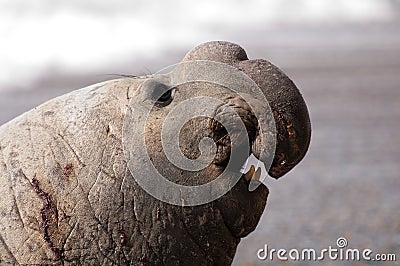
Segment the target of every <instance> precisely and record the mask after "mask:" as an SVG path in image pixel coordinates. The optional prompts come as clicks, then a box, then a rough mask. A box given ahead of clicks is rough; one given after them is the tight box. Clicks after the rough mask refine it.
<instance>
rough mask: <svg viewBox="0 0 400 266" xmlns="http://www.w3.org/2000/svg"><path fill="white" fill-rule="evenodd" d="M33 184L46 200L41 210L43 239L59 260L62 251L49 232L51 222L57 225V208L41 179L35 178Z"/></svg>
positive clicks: (39, 194) (37, 192) (40, 195)
mask: <svg viewBox="0 0 400 266" xmlns="http://www.w3.org/2000/svg"><path fill="white" fill-rule="evenodd" d="M32 185H33V187H34V189H35V192H36V194H38V196H39V197H41V198H42V199H43V201H44V204H43V207H42V209H41V210H40V217H41V219H42V223H41V226H40V228H41V229H42V231H43V239H44V240H45V241H46V243H47V246H48V247H49V248H50V249H51V251H53V253H54V256H55V259H56V260H59V259H61V257H62V251H61V250H60V249H59V248H57V247H55V245H54V243H53V241H52V239H51V236H50V232H49V227H50V223H51V222H53V223H54V224H55V225H56V226H57V224H58V213H57V209H56V208H55V207H54V205H53V202H52V201H51V198H50V195H49V194H48V193H47V192H45V191H43V190H42V188H41V187H40V183H39V180H37V179H36V178H33V179H32Z"/></svg>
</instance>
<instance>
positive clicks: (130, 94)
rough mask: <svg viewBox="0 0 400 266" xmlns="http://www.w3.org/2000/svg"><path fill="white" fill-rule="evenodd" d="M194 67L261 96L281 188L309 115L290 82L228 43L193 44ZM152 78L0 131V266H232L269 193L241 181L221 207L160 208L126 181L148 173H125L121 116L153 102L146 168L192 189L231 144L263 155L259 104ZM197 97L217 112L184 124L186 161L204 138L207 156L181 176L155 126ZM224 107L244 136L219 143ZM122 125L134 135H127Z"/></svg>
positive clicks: (92, 93) (216, 88)
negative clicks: (218, 67)
mask: <svg viewBox="0 0 400 266" xmlns="http://www.w3.org/2000/svg"><path fill="white" fill-rule="evenodd" d="M195 60H202V61H205V60H208V61H212V62H220V63H224V64H227V65H229V66H231V67H233V68H235V69H237V70H238V71H240V72H242V73H245V74H246V75H247V76H248V77H250V79H251V80H253V81H254V83H255V84H257V85H258V87H259V88H260V89H261V91H262V92H263V94H264V95H265V97H266V99H267V101H268V103H269V105H270V107H271V109H272V113H273V117H274V120H275V125H276V133H277V136H276V150H275V153H274V154H272V155H273V157H274V159H273V162H272V166H271V167H270V169H269V174H270V175H271V176H273V177H275V178H278V177H280V176H282V175H284V174H285V173H286V172H288V171H289V170H290V169H292V168H293V167H294V166H295V165H296V164H297V163H298V162H299V161H300V160H301V159H302V158H303V157H304V155H305V153H306V150H307V148H308V145H309V141H310V121H309V117H308V112H307V108H306V105H305V103H304V101H303V98H302V96H301V95H300V93H299V91H298V90H297V88H296V87H295V85H294V84H293V82H292V81H291V80H290V79H289V78H288V77H287V76H286V75H285V74H284V73H282V72H281V71H280V70H279V69H278V68H277V67H275V66H274V65H272V64H271V63H269V62H268V61H265V60H248V58H247V55H246V53H245V51H244V50H243V49H242V48H241V47H240V46H238V45H236V44H232V43H227V42H209V43H205V44H202V45H200V46H198V47H196V48H194V49H193V50H192V51H190V52H189V53H188V54H187V55H186V56H185V57H184V59H183V62H191V61H195ZM206 72H207V69H206ZM209 73H210V75H212V74H213V73H212V71H209ZM152 78H153V77H152V76H146V77H137V78H123V79H118V80H111V81H107V82H103V83H100V84H96V85H93V86H90V87H87V88H84V89H81V90H77V91H74V92H72V93H69V94H67V95H64V96H61V97H58V98H56V99H53V100H51V101H49V102H47V103H45V104H43V105H41V106H39V107H37V108H35V109H33V110H31V111H29V112H27V113H25V114H23V115H21V116H20V117H18V118H16V119H14V120H13V121H11V122H9V123H7V124H5V125H3V126H2V127H1V128H0V142H1V143H0V149H1V151H0V195H1V198H0V264H39V265H43V264H51V265H229V264H230V263H231V262H232V259H233V257H234V255H235V250H236V247H237V245H238V243H239V241H240V239H241V238H242V237H244V236H246V235H248V234H249V233H250V232H252V231H253V230H254V229H255V227H256V225H257V223H258V221H259V219H260V216H261V214H262V212H263V210H264V207H265V204H266V200H267V196H268V189H267V188H266V187H265V186H264V185H261V186H259V187H258V188H257V189H256V190H255V191H252V192H249V190H248V180H247V179H248V178H244V177H242V178H240V179H239V180H238V182H237V183H236V185H235V186H234V187H233V188H232V189H231V190H230V191H229V192H227V193H226V194H225V195H224V196H222V197H220V198H219V199H217V200H214V201H211V202H209V203H206V204H202V205H198V206H184V205H185V204H184V202H182V206H178V205H173V204H169V203H166V202H163V201H160V200H158V199H156V198H154V197H153V196H151V195H149V194H148V193H147V192H146V191H145V190H144V189H143V188H142V187H141V186H140V185H139V184H138V182H136V179H135V178H134V177H135V176H141V177H143V175H145V173H147V169H146V167H144V166H143V167H141V166H140V165H138V167H137V168H135V169H130V168H129V166H128V162H127V157H126V151H124V143H123V142H124V141H123V138H130V136H129V135H128V136H123V135H124V130H123V128H124V126H126V125H124V121H126V116H127V113H128V112H132V113H133V114H137V113H135V112H139V109H140V108H139V107H137V106H136V103H135V104H133V106H132V104H131V103H132V102H134V101H137V102H138V105H140V103H141V102H146V101H148V100H149V101H153V103H154V108H153V109H152V111H151V113H150V115H149V117H148V118H147V119H148V123H146V126H145V133H144V136H143V138H144V139H145V145H146V149H147V153H148V156H149V158H150V159H151V161H152V163H153V164H154V166H155V168H156V169H157V170H158V172H160V174H162V175H163V176H165V177H167V179H169V180H170V181H172V182H174V183H177V184H184V185H198V184H204V183H207V182H209V181H211V180H213V179H215V178H216V177H217V176H218V175H220V174H221V172H223V171H224V169H225V168H226V165H227V164H228V161H229V156H230V154H231V153H233V152H234V151H233V150H232V149H231V143H233V142H231V140H232V139H235V138H236V139H239V140H241V138H248V139H249V144H250V146H249V148H248V150H245V151H244V153H245V156H244V157H247V156H248V155H249V154H250V153H254V154H255V155H256V156H258V155H259V154H260V151H259V150H260V147H262V146H263V145H264V144H265V143H266V142H268V140H266V139H264V140H260V132H261V128H260V123H259V121H257V118H256V116H255V114H254V113H253V111H252V108H250V105H252V104H253V105H257V101H258V100H259V99H253V100H254V101H253V102H252V103H249V102H246V101H245V100H244V99H243V98H241V97H239V96H238V95H237V94H235V93H233V92H232V91H230V90H229V89H228V88H226V87H224V86H221V85H218V84H211V83H209V82H203V81H198V82H188V83H185V84H180V85H179V86H177V87H174V88H172V89H165V87H167V85H165V84H163V82H162V80H161V81H160V80H158V81H157V80H156V81H154V80H152ZM164 89H165V90H164ZM160 91H161V93H159V92H160ZM157 93H159V94H157ZM154 95H156V96H157V97H155V98H154ZM201 95H207V96H208V97H215V98H218V99H220V100H221V101H222V102H223V104H221V105H219V107H218V110H214V111H215V112H214V114H215V117H214V118H213V117H206V116H204V117H201V116H199V117H196V118H194V119H191V120H189V121H188V122H186V123H184V125H183V126H182V128H181V130H180V132H179V134H178V135H179V136H178V139H179V148H180V151H181V152H182V154H183V155H184V156H186V157H187V158H189V159H196V158H198V157H201V149H200V148H199V146H201V145H203V144H202V141H201V140H202V139H203V138H205V137H206V138H208V139H209V140H210V139H211V140H213V141H214V142H215V145H216V146H215V153H214V154H213V160H212V161H211V163H209V165H207V166H206V167H204V168H203V169H201V170H198V171H189V170H185V169H179V168H178V167H176V166H174V165H173V164H171V163H170V162H169V161H168V158H167V157H166V155H165V154H164V153H163V146H162V145H161V144H160V138H161V131H162V130H161V129H162V127H163V125H162V123H163V122H162V121H163V119H164V118H165V117H166V116H167V115H168V112H170V111H172V108H173V107H174V106H176V105H177V104H178V102H179V101H181V100H184V99H189V98H191V97H194V96H201ZM153 98H154V99H153ZM138 99H139V100H138ZM195 107H196V106H193V108H195ZM196 108H198V106H197V107H196ZM204 108H205V109H206V108H207V105H204ZM229 108H231V109H233V110H235V111H236V112H237V114H238V115H239V117H240V118H241V120H242V122H243V124H244V125H245V128H246V131H247V132H246V135H247V136H243V135H237V136H228V135H227V131H226V128H225V125H224V123H228V124H229V123H231V121H233V120H232V119H233V118H232V119H231V116H230V115H226V114H227V112H225V109H229ZM188 109H190V106H189V108H188ZM180 114H182V115H184V112H181V113H179V112H178V113H177V114H176V115H175V117H174V119H176V120H177V121H179V119H180V118H179V116H180ZM217 116H218V117H219V118H218V119H217ZM138 117H139V118H137V119H138V120H137V121H139V122H140V121H141V120H140V119H142V118H140V116H138ZM143 119H144V118H143ZM130 126H131V129H132V126H133V131H132V132H133V133H135V130H136V129H135V128H134V126H135V125H130ZM233 127H234V128H235V126H233ZM138 130H139V129H138ZM268 130H269V129H264V131H268ZM133 137H134V136H133ZM242 159H243V158H242ZM242 159H240V160H242ZM243 162H244V161H238V162H236V163H237V165H240V164H242V163H243ZM246 176H247V175H246ZM144 178H145V179H146V178H147V179H149V180H151V179H152V178H153V177H152V176H144Z"/></svg>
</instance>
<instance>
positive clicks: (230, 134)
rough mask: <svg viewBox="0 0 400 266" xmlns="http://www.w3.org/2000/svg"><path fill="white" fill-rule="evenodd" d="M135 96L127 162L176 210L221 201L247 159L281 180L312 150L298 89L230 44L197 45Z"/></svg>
mask: <svg viewBox="0 0 400 266" xmlns="http://www.w3.org/2000/svg"><path fill="white" fill-rule="evenodd" d="M135 94H136V95H135V97H133V99H132V102H131V104H130V107H131V109H130V113H129V112H128V115H127V119H125V122H124V132H125V137H124V140H125V143H126V144H125V146H126V147H125V150H126V151H128V161H129V163H128V164H129V166H130V169H131V171H132V172H134V171H136V169H143V170H144V171H145V173H141V174H140V175H136V176H137V177H138V179H137V181H138V183H139V184H140V185H141V186H142V187H143V188H144V189H145V190H146V191H147V192H149V193H150V194H152V195H153V196H155V197H156V198H158V199H160V200H163V201H167V202H169V203H173V204H175V205H181V204H182V205H191V206H193V205H199V204H204V203H207V202H210V201H212V200H215V199H217V198H219V197H221V196H222V195H224V194H225V193H226V192H227V191H229V190H230V189H231V188H232V187H233V186H234V185H235V184H236V183H237V182H238V180H239V179H240V177H241V176H242V174H241V173H240V169H241V167H242V166H243V164H244V163H245V161H246V159H247V158H248V156H249V155H250V154H254V155H255V156H256V157H257V158H259V159H262V161H264V162H265V163H266V166H267V167H268V168H267V169H269V171H268V172H269V174H270V175H271V176H272V177H274V178H279V177H281V176H283V175H284V174H285V173H287V172H288V171H290V170H291V169H292V168H293V167H294V166H295V165H297V164H298V163H299V162H300V160H301V159H302V158H303V157H304V155H305V153H306V151H307V149H308V146H309V142H310V135H311V126H310V120H309V116H308V111H307V107H306V104H305V102H304V100H303V98H302V96H301V94H300V92H299V90H298V89H297V88H296V86H295V85H294V83H293V82H292V81H291V80H290V79H289V78H288V77H287V76H286V75H285V74H284V73H283V72H282V71H281V70H279V69H278V68H277V67H276V66H274V65H272V64H271V63H269V62H268V61H266V60H263V59H256V60H249V59H248V58H247V55H246V52H245V51H244V50H243V48H241V47H240V46H238V45H236V44H233V43H228V42H209V43H205V44H202V45H199V46H197V47H195V48H194V49H192V50H191V51H190V52H189V53H188V54H187V55H186V56H185V57H184V59H183V60H182V62H181V63H180V64H177V65H175V66H173V67H170V68H167V69H165V70H163V71H161V72H159V73H157V74H155V75H152V76H150V77H148V78H147V79H146V80H145V81H144V82H143V83H142V84H141V86H139V87H138V89H137V90H136V92H135ZM133 175H134V176H135V174H133ZM146 176H151V177H152V178H147V177H146ZM154 177H156V178H154ZM219 177H221V178H219Z"/></svg>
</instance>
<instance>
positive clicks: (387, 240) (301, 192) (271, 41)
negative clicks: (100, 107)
mask: <svg viewBox="0 0 400 266" xmlns="http://www.w3.org/2000/svg"><path fill="white" fill-rule="evenodd" d="M306 2H307V1H306ZM366 2H372V1H366ZM389 2H391V3H392V4H393V6H392V8H394V9H393V10H392V11H393V12H392V13H391V18H390V19H387V20H386V19H378V20H375V19H372V20H371V21H369V20H362V21H340V20H341V19H340V18H339V19H338V20H335V21H324V22H323V23H322V22H321V23H305V24H301V23H287V24H285V23H284V22H280V23H278V24H274V26H271V27H264V26H263V25H264V24H258V27H247V26H243V27H238V28H229V27H226V28H222V29H220V30H219V31H218V32H224V34H220V33H218V34H210V35H209V36H211V37H210V38H213V39H209V38H207V34H203V35H201V37H196V38H192V39H190V40H189V41H187V42H185V43H183V44H180V45H177V46H176V48H174V45H170V46H168V48H166V49H161V50H160V51H158V52H157V53H154V54H153V55H151V54H150V55H149V54H143V55H140V54H139V55H138V54H133V55H131V54H129V52H127V53H126V54H123V53H121V55H123V56H121V57H120V58H115V57H113V58H112V59H110V60H109V63H107V64H104V63H102V65H101V66H96V64H94V67H93V68H85V69H84V70H82V69H78V70H77V71H74V70H73V68H72V69H71V68H63V67H62V66H59V65H57V66H56V67H52V65H49V66H47V67H46V68H44V71H40V72H39V73H38V75H37V76H34V77H31V78H29V79H26V80H24V79H19V75H18V72H17V71H16V72H15V73H13V77H12V79H7V82H6V83H3V84H0V86H1V88H0V124H3V123H5V122H7V121H9V120H10V119H12V118H13V117H15V116H17V115H19V114H21V113H23V112H24V111H27V110H29V109H31V108H33V107H35V106H36V105H38V104H40V103H42V102H44V101H46V100H48V99H51V98H53V97H55V96H58V95H62V94H64V93H67V92H70V91H72V90H74V89H78V88H81V87H84V86H87V85H90V84H93V83H95V82H99V81H103V80H108V79H112V78H117V77H118V76H114V75H109V74H131V75H142V74H148V73H152V72H156V71H157V70H159V69H161V68H163V67H165V66H168V65H170V64H174V63H177V62H178V61H179V60H181V58H182V57H183V56H184V54H185V53H186V52H187V51H188V50H189V49H191V48H192V47H193V46H195V45H197V44H198V43H199V42H205V41H209V40H214V39H215V38H218V39H224V40H228V41H232V42H236V43H238V44H240V45H242V46H243V47H244V48H245V49H246V51H247V52H248V56H249V57H250V58H266V59H268V60H270V61H271V62H272V63H274V64H276V65H277V66H279V67H280V68H281V69H282V70H284V71H285V72H286V73H287V74H288V76H289V77H291V78H292V79H293V81H294V82H295V83H296V85H297V86H298V87H299V89H300V90H301V92H302V93H303V96H304V98H305V100H306V102H307V104H308V107H309V112H310V116H311V122H312V129H313V132H312V142H311V146H310V150H309V152H308V154H307V156H306V158H305V159H304V160H303V162H302V163H301V164H300V165H298V166H297V167H296V168H295V169H294V170H293V171H292V172H290V173H289V174H288V175H287V176H285V177H283V178H282V179H280V180H278V181H275V180H272V179H270V181H269V189H270V196H269V200H268V204H267V208H266V210H265V212H264V215H263V218H262V220H261V221H260V223H259V225H258V227H257V229H256V231H255V232H253V233H252V234H251V235H250V236H248V237H247V238H245V239H244V240H243V241H242V242H241V243H240V245H239V248H238V252H237V255H236V257H235V260H234V265H247V266H250V265H290V264H292V263H293V261H287V262H284V261H279V260H275V261H272V262H271V261H260V260H259V259H258V258H257V251H258V250H259V249H260V248H263V247H264V244H268V246H269V247H271V248H275V249H279V248H286V249H290V248H315V249H322V248H327V246H329V245H331V246H335V245H336V240H337V238H339V237H345V238H346V239H347V240H348V246H349V247H352V248H359V249H365V248H370V249H372V250H373V251H374V252H375V253H378V252H380V253H395V254H396V256H397V261H396V262H386V263H385V262H373V261H370V262H365V261H360V262H354V261H350V262H345V261H329V260H326V261H323V262H320V264H323V265H400V174H399V173H400V140H399V137H398V135H399V132H400V107H399V106H400V104H399V102H400V85H399V84H400V18H399V16H398V15H399V9H398V5H399V3H398V2H397V1H389ZM127 34H128V33H127ZM129 34H131V33H129ZM175 34H177V33H174V35H175ZM174 35H173V36H174ZM173 36H172V37H171V38H173ZM0 47H1V44H0ZM81 56H84V54H82V55H81ZM104 62H106V61H104ZM1 67H2V68H6V67H7V66H6V65H4V64H3V65H2V66H1ZM9 80H12V81H14V82H11V83H10V82H9ZM309 264H310V262H307V261H300V262H297V263H296V265H309Z"/></svg>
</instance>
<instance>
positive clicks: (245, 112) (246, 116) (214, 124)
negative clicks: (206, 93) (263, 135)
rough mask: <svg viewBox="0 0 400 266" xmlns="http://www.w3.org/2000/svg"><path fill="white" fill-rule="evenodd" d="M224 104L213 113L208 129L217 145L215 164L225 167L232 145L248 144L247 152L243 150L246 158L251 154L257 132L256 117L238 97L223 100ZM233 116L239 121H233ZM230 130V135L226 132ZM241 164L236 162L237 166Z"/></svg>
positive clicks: (241, 145)
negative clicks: (238, 118)
mask: <svg viewBox="0 0 400 266" xmlns="http://www.w3.org/2000/svg"><path fill="white" fill-rule="evenodd" d="M225 102H226V103H225V104H223V105H220V106H219V107H218V108H217V110H216V111H215V116H214V119H212V120H211V123H210V127H211V131H212V132H213V139H214V140H215V143H216V144H217V154H216V157H215V160H214V163H215V164H218V165H223V166H226V164H227V163H228V161H229V159H230V153H231V149H232V143H235V144H236V146H237V147H244V146H245V144H246V142H247V143H248V145H249V146H248V148H249V149H248V150H243V151H242V152H245V153H246V154H245V155H246V156H248V155H249V154H250V153H251V152H252V147H253V145H254V142H255V140H256V137H257V135H258V131H259V125H258V121H257V117H256V116H255V114H254V113H253V112H252V110H251V108H250V106H249V105H248V104H247V102H246V101H245V100H244V99H242V98H241V97H239V96H230V97H228V98H227V99H225ZM233 114H235V115H237V116H239V117H240V121H239V122H238V121H237V120H235V119H233V118H232V116H233ZM226 127H228V128H230V129H231V130H230V131H231V132H230V134H229V133H228V131H227V130H226ZM243 163H244V161H243V162H237V164H238V165H239V164H240V165H239V166H241V164H243Z"/></svg>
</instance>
